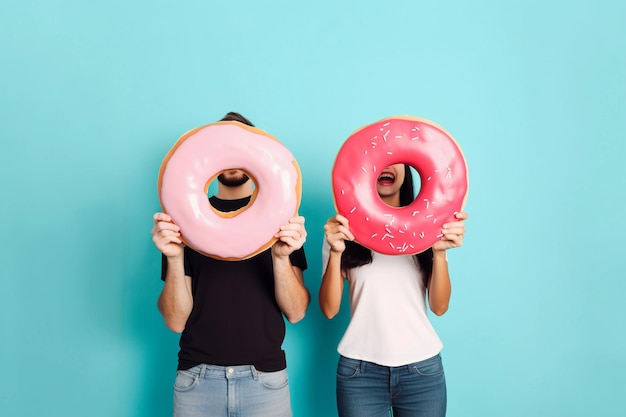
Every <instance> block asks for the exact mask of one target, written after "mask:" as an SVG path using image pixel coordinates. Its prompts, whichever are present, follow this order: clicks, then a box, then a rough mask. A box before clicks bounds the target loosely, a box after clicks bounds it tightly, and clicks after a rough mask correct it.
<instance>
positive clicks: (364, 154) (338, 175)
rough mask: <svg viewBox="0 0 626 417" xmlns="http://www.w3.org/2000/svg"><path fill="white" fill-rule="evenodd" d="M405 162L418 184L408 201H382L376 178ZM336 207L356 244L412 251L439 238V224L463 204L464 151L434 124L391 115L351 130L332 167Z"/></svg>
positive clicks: (465, 180)
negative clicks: (403, 203) (402, 203)
mask: <svg viewBox="0 0 626 417" xmlns="http://www.w3.org/2000/svg"><path fill="white" fill-rule="evenodd" d="M400 163H402V164H407V165H410V166H411V167H413V168H414V169H415V170H416V171H417V172H418V174H419V176H420V180H421V186H420V189H419V192H418V194H417V197H416V198H415V200H414V201H413V202H412V203H411V204H410V205H408V206H405V207H391V206H389V205H387V204H385V203H384V202H383V201H382V199H381V198H380V196H379V195H378V192H377V191H376V183H377V180H378V176H379V173H380V172H382V171H383V170H384V169H385V168H386V167H388V166H390V165H393V164H400ZM332 186H333V196H334V200H335V207H336V209H337V212H338V213H339V214H341V215H342V216H344V217H346V218H347V219H348V221H349V225H350V231H351V232H352V233H353V234H354V236H355V240H356V241H357V242H358V243H360V244H361V245H363V246H365V247H367V248H370V249H372V250H374V251H376V252H379V253H383V254H387V255H412V254H417V253H420V252H423V251H425V250H426V249H428V248H429V247H431V246H432V245H433V244H435V243H436V242H437V241H438V240H439V239H441V237H442V234H441V226H442V225H443V224H444V223H447V222H450V221H454V220H455V217H454V215H455V214H456V213H458V212H459V211H461V210H462V208H463V205H464V204H465V199H466V197H467V190H468V186H469V181H468V172H467V165H466V163H465V158H464V156H463V152H462V151H461V149H460V148H459V146H458V144H457V142H456V141H455V140H454V138H453V137H452V136H451V135H450V134H449V133H448V132H446V131H445V130H444V129H443V128H442V127H440V126H438V125H437V124H435V123H433V122H431V121H429V120H425V119H422V118H417V117H412V116H394V117H389V118H386V119H383V120H380V121H378V122H375V123H372V124H370V125H367V126H365V127H362V128H361V129H359V130H357V131H356V132H354V133H353V134H352V135H350V137H349V138H348V139H347V140H346V141H345V143H344V144H343V145H342V147H341V149H340V150H339V153H338V154H337V157H336V159H335V163H334V166H333V170H332Z"/></svg>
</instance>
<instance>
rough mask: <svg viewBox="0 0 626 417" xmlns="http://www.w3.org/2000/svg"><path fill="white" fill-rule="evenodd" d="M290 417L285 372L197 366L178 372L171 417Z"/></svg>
mask: <svg viewBox="0 0 626 417" xmlns="http://www.w3.org/2000/svg"><path fill="white" fill-rule="evenodd" d="M230 416H237V417H291V400H290V396H289V383H288V379H287V372H286V371H285V370H282V371H277V372H259V371H257V370H256V368H255V367H254V366H251V365H245V366H213V365H198V366H196V367H193V368H191V369H188V370H186V371H178V372H177V374H176V382H175V383H174V417H230Z"/></svg>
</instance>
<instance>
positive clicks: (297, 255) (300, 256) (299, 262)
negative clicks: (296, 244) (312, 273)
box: [289, 246, 308, 271]
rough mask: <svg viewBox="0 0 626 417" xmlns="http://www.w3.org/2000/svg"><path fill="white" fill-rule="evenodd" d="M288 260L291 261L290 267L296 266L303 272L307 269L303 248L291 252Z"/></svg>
mask: <svg viewBox="0 0 626 417" xmlns="http://www.w3.org/2000/svg"><path fill="white" fill-rule="evenodd" d="M289 260H291V265H293V266H297V267H298V268H300V269H301V270H303V271H304V270H305V269H307V268H308V264H307V262H306V255H305V253H304V246H303V247H301V248H300V249H298V250H295V251H293V252H292V253H291V255H289Z"/></svg>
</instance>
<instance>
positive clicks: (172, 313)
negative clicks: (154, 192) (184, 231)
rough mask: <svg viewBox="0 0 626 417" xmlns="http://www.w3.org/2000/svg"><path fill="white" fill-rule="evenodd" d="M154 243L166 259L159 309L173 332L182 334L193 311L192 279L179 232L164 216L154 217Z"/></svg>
mask: <svg viewBox="0 0 626 417" xmlns="http://www.w3.org/2000/svg"><path fill="white" fill-rule="evenodd" d="M152 241H153V242H154V245H155V246H156V247H157V249H159V250H160V251H161V253H163V255H165V257H166V258H167V272H166V274H165V284H164V285H163V290H161V295H160V296H159V300H158V301H157V306H158V308H159V311H160V312H161V315H162V316H163V319H164V320H165V324H166V325H167V327H169V328H170V329H171V330H172V331H174V332H176V333H181V332H182V331H183V330H184V329H185V324H186V323H187V318H189V314H191V309H192V307H193V297H192V295H191V278H190V277H188V276H186V275H185V263H184V256H185V255H184V248H183V243H182V241H181V240H180V229H179V228H178V226H177V225H176V224H174V223H173V222H172V218H171V217H170V216H168V215H167V214H165V213H156V214H155V215H154V226H153V227H152Z"/></svg>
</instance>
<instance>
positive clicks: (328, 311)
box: [319, 251, 344, 319]
mask: <svg viewBox="0 0 626 417" xmlns="http://www.w3.org/2000/svg"><path fill="white" fill-rule="evenodd" d="M343 285H344V278H343V276H342V275H341V253H338V252H333V251H331V252H330V256H329V258H328V265H327V266H326V271H324V275H323V276H322V284H321V285H320V291H319V303H320V308H321V310H322V313H324V316H326V318H329V319H332V318H333V317H335V316H336V315H337V313H338V312H339V308H340V307H341V297H342V294H343Z"/></svg>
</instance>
